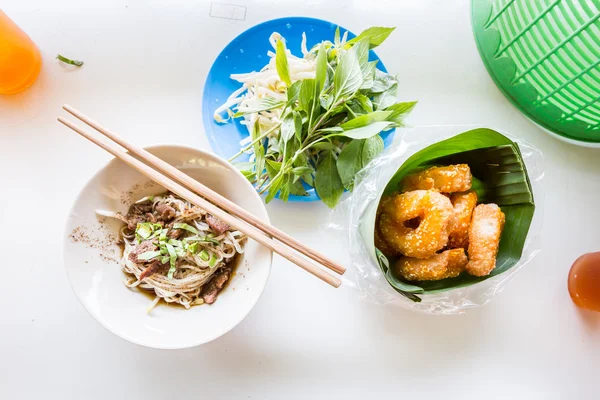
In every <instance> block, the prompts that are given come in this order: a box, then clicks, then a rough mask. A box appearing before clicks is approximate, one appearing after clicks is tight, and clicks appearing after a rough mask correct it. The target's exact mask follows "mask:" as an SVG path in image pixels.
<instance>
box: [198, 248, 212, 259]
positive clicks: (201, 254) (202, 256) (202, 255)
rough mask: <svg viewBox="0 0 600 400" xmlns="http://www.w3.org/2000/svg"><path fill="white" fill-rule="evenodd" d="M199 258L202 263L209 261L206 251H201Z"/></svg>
mask: <svg viewBox="0 0 600 400" xmlns="http://www.w3.org/2000/svg"><path fill="white" fill-rule="evenodd" d="M199 256H200V258H201V259H202V260H203V261H208V260H209V259H210V254H208V251H206V250H202V251H201V252H200V254H199Z"/></svg>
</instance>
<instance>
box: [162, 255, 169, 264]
mask: <svg viewBox="0 0 600 400" xmlns="http://www.w3.org/2000/svg"><path fill="white" fill-rule="evenodd" d="M168 262H169V256H162V257H161V258H160V263H161V264H166V263H168Z"/></svg>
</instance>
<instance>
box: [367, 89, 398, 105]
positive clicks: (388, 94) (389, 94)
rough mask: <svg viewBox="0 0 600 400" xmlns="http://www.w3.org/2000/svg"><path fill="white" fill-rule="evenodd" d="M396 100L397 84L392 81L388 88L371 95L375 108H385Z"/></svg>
mask: <svg viewBox="0 0 600 400" xmlns="http://www.w3.org/2000/svg"><path fill="white" fill-rule="evenodd" d="M397 102H398V84H397V83H394V84H393V85H392V86H391V87H390V88H389V89H388V90H386V91H385V92H383V93H379V94H376V95H375V96H373V105H374V106H375V109H376V110H385V109H386V108H388V107H390V106H393V105H394V104H396V103H397Z"/></svg>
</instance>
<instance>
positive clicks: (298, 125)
mask: <svg viewBox="0 0 600 400" xmlns="http://www.w3.org/2000/svg"><path fill="white" fill-rule="evenodd" d="M294 132H295V133H296V138H298V141H299V142H301V141H302V115H300V113H299V112H298V111H296V110H294Z"/></svg>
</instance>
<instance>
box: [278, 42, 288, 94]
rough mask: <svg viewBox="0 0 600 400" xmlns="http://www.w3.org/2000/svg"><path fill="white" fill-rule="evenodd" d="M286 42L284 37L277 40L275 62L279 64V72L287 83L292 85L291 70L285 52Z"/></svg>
mask: <svg viewBox="0 0 600 400" xmlns="http://www.w3.org/2000/svg"><path fill="white" fill-rule="evenodd" d="M285 53H286V51H285V43H284V42H283V40H282V39H280V40H278V41H277V44H276V46H275V62H276V65H277V74H278V75H279V77H280V78H281V80H282V81H284V82H285V84H286V85H288V87H289V86H292V80H291V78H290V70H289V67H288V59H287V55H286V54H285Z"/></svg>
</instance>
